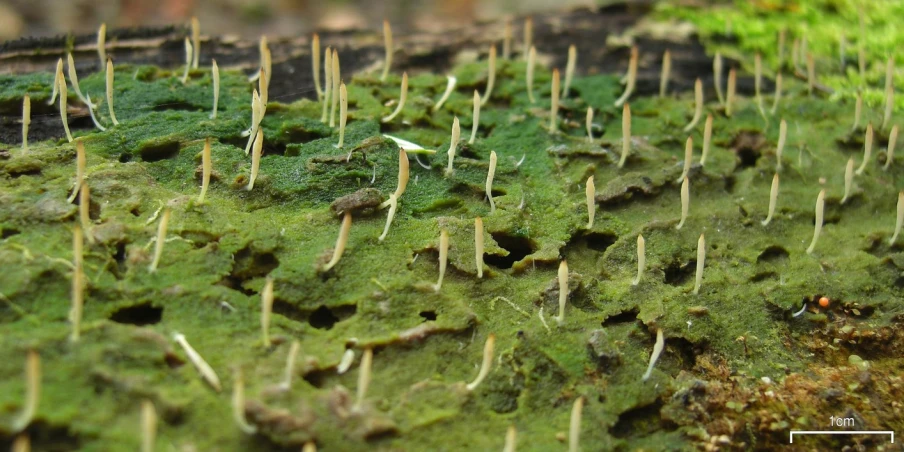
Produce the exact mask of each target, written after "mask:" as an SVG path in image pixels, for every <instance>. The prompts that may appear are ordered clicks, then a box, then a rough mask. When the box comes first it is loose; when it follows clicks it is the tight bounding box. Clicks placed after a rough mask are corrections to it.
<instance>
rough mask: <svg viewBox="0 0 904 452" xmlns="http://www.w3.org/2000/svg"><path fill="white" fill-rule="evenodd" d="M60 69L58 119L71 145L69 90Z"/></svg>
mask: <svg viewBox="0 0 904 452" xmlns="http://www.w3.org/2000/svg"><path fill="white" fill-rule="evenodd" d="M60 61H62V60H60ZM62 68H63V66H62V65H58V66H57V80H58V83H57V86H58V87H59V92H60V119H62V120H63V129H64V130H65V131H66V139H67V140H69V142H70V143H71V142H72V133H71V132H70V131H69V116H68V113H67V110H68V108H69V90H68V89H67V88H66V79H65V78H63V69H62ZM70 202H72V201H70Z"/></svg>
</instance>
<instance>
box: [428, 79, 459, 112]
mask: <svg viewBox="0 0 904 452" xmlns="http://www.w3.org/2000/svg"><path fill="white" fill-rule="evenodd" d="M456 83H458V79H457V78H455V77H453V76H451V75H447V76H446V90H445V91H443V95H442V97H440V98H439V100H438V101H436V104H434V105H433V108H432V109H431V110H432V111H438V110H439V109H440V108H443V105H445V103H446V101H447V100H449V96H451V95H452V91H455V84H456Z"/></svg>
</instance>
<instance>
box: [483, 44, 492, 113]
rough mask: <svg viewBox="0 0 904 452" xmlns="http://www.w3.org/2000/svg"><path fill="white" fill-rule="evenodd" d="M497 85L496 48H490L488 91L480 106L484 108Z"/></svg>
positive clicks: (485, 92)
mask: <svg viewBox="0 0 904 452" xmlns="http://www.w3.org/2000/svg"><path fill="white" fill-rule="evenodd" d="M495 84H496V46H490V57H489V61H488V62H487V90H486V91H484V93H483V97H481V98H480V106H481V107H482V106H484V105H485V104H486V103H487V101H488V100H490V96H491V95H492V94H493V85H495Z"/></svg>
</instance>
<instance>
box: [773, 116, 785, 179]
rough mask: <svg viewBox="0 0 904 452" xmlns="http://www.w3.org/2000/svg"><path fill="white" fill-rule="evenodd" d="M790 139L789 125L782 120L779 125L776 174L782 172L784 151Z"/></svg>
mask: <svg viewBox="0 0 904 452" xmlns="http://www.w3.org/2000/svg"><path fill="white" fill-rule="evenodd" d="M786 138H788V123H787V122H785V120H784V119H782V122H781V123H779V125H778V145H777V146H776V147H775V172H776V173H778V172H780V171H781V170H782V151H784V150H785V139H786Z"/></svg>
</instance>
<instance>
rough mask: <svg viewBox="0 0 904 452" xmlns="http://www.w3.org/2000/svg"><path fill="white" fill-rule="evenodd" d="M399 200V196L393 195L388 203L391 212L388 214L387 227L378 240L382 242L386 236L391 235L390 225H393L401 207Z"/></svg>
mask: <svg viewBox="0 0 904 452" xmlns="http://www.w3.org/2000/svg"><path fill="white" fill-rule="evenodd" d="M398 200H399V198H398V196H396V195H395V193H393V194H391V195H389V200H388V201H386V202H388V203H389V212H388V213H387V214H386V226H385V227H384V228H383V233H382V234H380V237H379V238H378V239H377V240H379V241H381V242H382V241H383V240H385V239H386V235H387V234H389V225H391V224H392V219H393V218H394V217H395V212H396V208H398V206H399V202H398Z"/></svg>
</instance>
